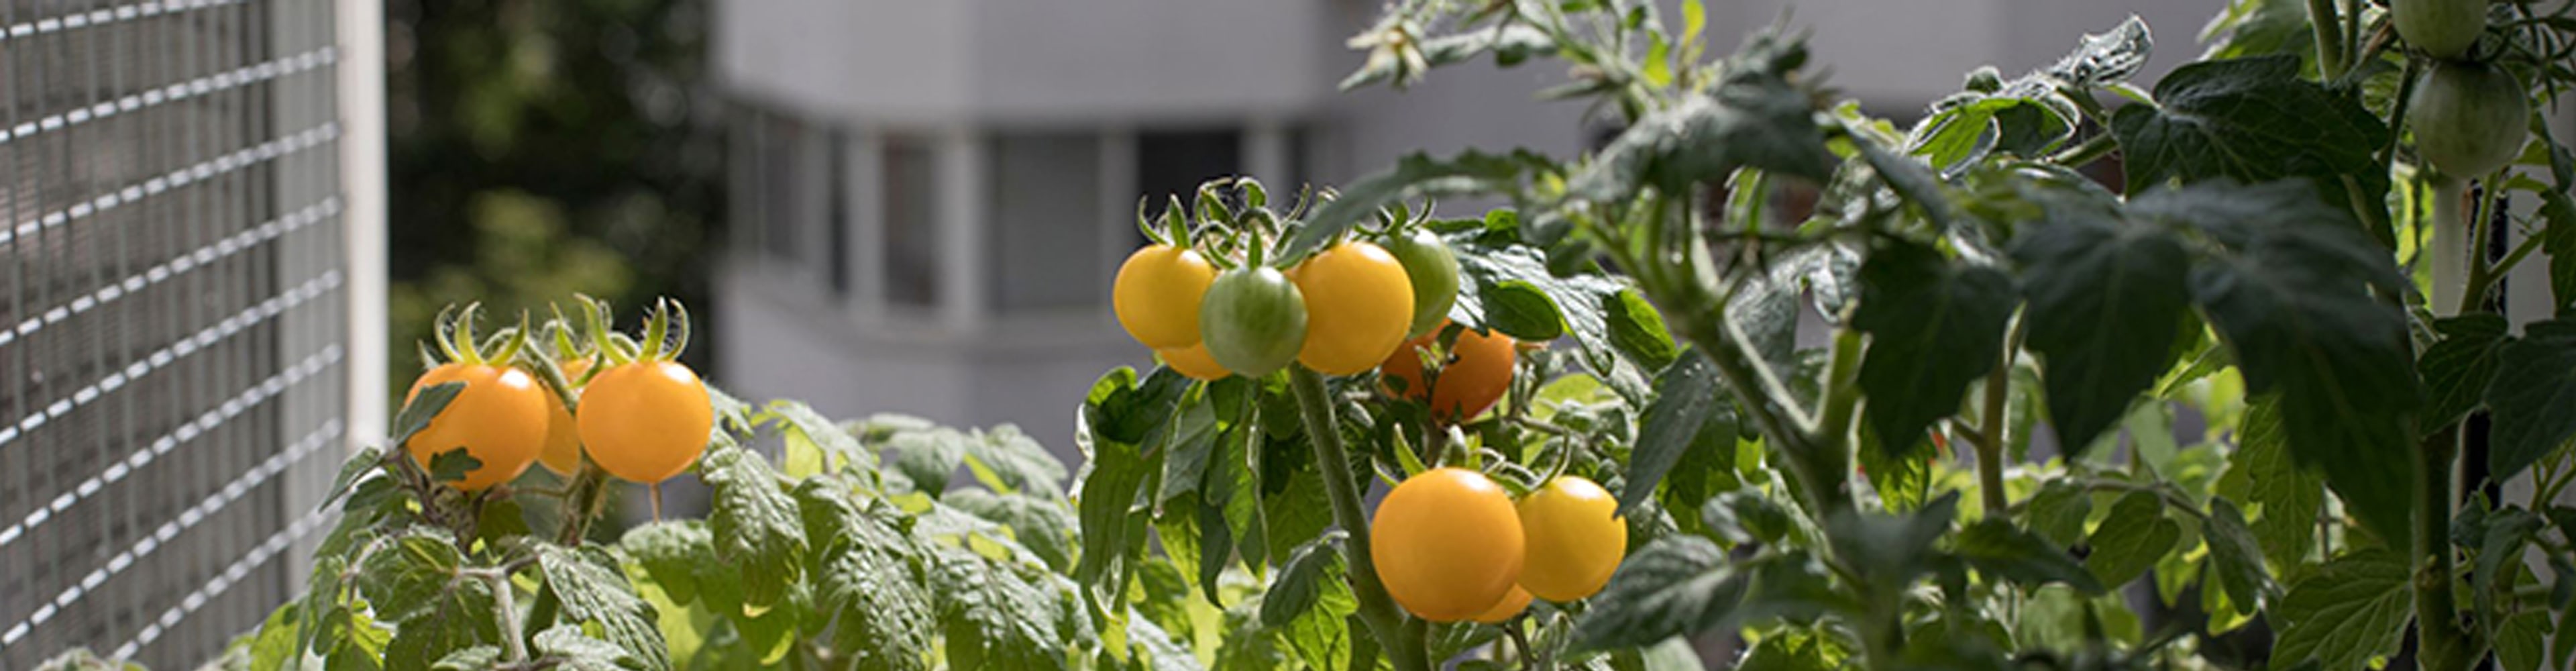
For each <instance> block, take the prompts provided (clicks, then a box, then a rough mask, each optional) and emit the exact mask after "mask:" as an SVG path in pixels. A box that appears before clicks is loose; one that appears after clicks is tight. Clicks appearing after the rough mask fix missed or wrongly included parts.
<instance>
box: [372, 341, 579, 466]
mask: <svg viewBox="0 0 2576 671" xmlns="http://www.w3.org/2000/svg"><path fill="white" fill-rule="evenodd" d="M449 382H463V383H465V388H464V389H463V390H460V391H458V392H457V393H456V398H455V399H453V400H450V401H448V402H447V407H446V408H444V409H442V410H440V411H439V413H438V416H437V417H436V418H433V419H431V420H430V421H429V427H428V428H425V429H421V431H420V433H416V434H412V437H411V439H410V440H408V441H404V443H403V446H404V448H405V449H406V450H408V451H409V452H410V453H411V456H412V459H413V460H415V461H418V462H420V466H421V468H423V469H427V468H429V464H430V459H431V458H433V457H436V456H438V455H439V454H441V453H445V452H450V451H454V450H455V449H457V448H460V447H461V448H465V453H466V454H468V455H472V456H473V457H474V458H475V459H476V460H479V461H481V462H483V465H482V466H479V467H476V468H475V469H474V470H471V471H467V472H466V473H465V479H463V480H455V481H450V482H448V485H450V486H453V487H455V488H457V489H461V490H465V491H469V492H471V491H479V490H481V489H483V488H485V487H490V486H492V485H496V484H500V483H503V482H508V481H510V479H512V478H516V477H519V473H520V472H521V471H526V470H528V464H529V463H530V462H534V461H536V459H537V453H538V452H540V451H543V450H544V449H545V444H546V405H547V404H549V403H553V402H554V398H553V396H552V395H551V394H547V393H546V389H545V387H544V386H542V385H539V384H538V383H537V379H536V378H535V377H532V376H529V375H528V373H527V372H526V371H522V370H519V369H517V368H510V367H507V366H491V365H483V364H464V363H446V364H440V365H439V366H438V367H436V368H431V369H430V370H429V372H427V373H422V374H421V376H420V379H419V380H416V381H413V382H412V383H411V393H409V394H407V395H405V396H404V401H405V402H409V401H410V400H411V399H412V398H416V397H418V396H420V390H422V389H428V388H430V387H432V386H436V385H440V384H445V383H449Z"/></svg>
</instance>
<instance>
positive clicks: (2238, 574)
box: [2200, 497, 2271, 609]
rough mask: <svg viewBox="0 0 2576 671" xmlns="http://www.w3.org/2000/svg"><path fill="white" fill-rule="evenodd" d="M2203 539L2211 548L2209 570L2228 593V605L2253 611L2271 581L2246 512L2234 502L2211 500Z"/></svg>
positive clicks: (2203, 526)
mask: <svg viewBox="0 0 2576 671" xmlns="http://www.w3.org/2000/svg"><path fill="white" fill-rule="evenodd" d="M2200 535H2201V539H2202V540H2203V541H2205V542H2207V543H2208V544H2209V570H2210V572H2211V573H2213V574H2215V575H2216V576H2217V577H2218V585H2219V587H2220V588H2221V589H2224V590H2226V591H2227V599H2228V601H2229V602H2231V603H2234V604H2236V605H2237V607H2238V608H2243V609H2251V608H2253V607H2254V604H2256V603H2258V602H2259V601H2258V600H2259V599H2261V598H2262V596H2263V594H2264V592H2266V591H2268V588H2269V586H2270V582H2271V578H2270V577H2269V576H2268V575H2267V574H2265V573H2264V571H2263V550H2262V548H2261V547H2260V546H2259V544H2258V543H2257V541H2255V540H2254V531H2253V530H2252V529H2248V528H2246V524H2245V512H2244V511H2242V510H2238V509H2237V508H2236V503H2235V502H2233V501H2229V500H2227V499H2225V498H2222V497H2211V498H2210V500H2209V519H2208V521H2207V522H2206V523H2204V524H2202V525H2201V527H2200ZM2208 588H2209V587H2208V586H2206V585H2203V586H2202V587H2201V589H2208Z"/></svg>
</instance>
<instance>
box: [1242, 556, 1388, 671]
mask: <svg viewBox="0 0 2576 671" xmlns="http://www.w3.org/2000/svg"><path fill="white" fill-rule="evenodd" d="M1316 554H1317V555H1320V560H1319V561H1316V562H1314V563H1315V564H1316V565H1317V570H1316V572H1315V573H1316V575H1315V577H1314V580H1313V586H1314V588H1315V589H1314V594H1313V598H1312V599H1311V601H1310V603H1309V605H1308V607H1306V608H1303V609H1301V610H1302V612H1300V613H1298V614H1297V616H1296V617H1295V618H1292V619H1290V620H1289V621H1287V622H1286V623H1285V624H1284V626H1282V627H1280V628H1279V629H1280V635H1281V638H1285V639H1287V641H1288V649H1289V650H1292V651H1295V652H1296V653H1297V657H1298V659H1301V660H1304V661H1305V662H1306V666H1307V667H1308V668H1311V669H1321V670H1328V671H1350V670H1354V669H1365V668H1370V667H1360V666H1356V665H1355V664H1353V663H1352V661H1351V658H1352V656H1353V653H1354V652H1355V651H1357V650H1358V649H1359V648H1361V647H1363V646H1361V645H1360V636H1359V634H1360V632H1361V631H1363V630H1364V628H1365V627H1364V626H1363V625H1359V624H1356V623H1354V622H1352V619H1353V618H1352V617H1351V614H1352V613H1356V612H1359V600H1358V598H1357V597H1355V596H1353V595H1352V594H1351V586H1350V581H1349V578H1348V577H1347V576H1345V575H1344V574H1343V568H1342V561H1341V557H1340V554H1339V553H1336V552H1329V551H1324V552H1317V553H1316ZM1261 610H1262V613H1263V614H1264V615H1265V617H1264V618H1263V619H1264V620H1267V619H1268V618H1267V615H1268V613H1269V612H1270V605H1269V603H1268V602H1267V601H1265V602H1263V603H1262V607H1261Z"/></svg>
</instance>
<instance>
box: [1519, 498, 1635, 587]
mask: <svg viewBox="0 0 2576 671" xmlns="http://www.w3.org/2000/svg"><path fill="white" fill-rule="evenodd" d="M1519 508H1520V521H1521V531H1522V533H1523V534H1524V536H1523V537H1524V538H1526V539H1527V540H1528V542H1529V549H1528V559H1527V560H1526V562H1525V563H1523V564H1522V565H1521V578H1520V581H1521V587H1525V588H1528V589H1529V591H1530V594H1533V595H1537V596H1538V597H1539V598H1542V599H1546V600H1549V601H1556V602H1560V603H1561V602H1566V601H1574V600H1577V599H1581V598H1584V597H1588V596H1592V594H1593V593H1594V592H1599V591H1601V586H1602V585H1604V584H1607V583H1609V582H1610V574H1611V573H1614V572H1617V571H1618V570H1619V560H1620V559H1622V558H1625V557H1626V556H1627V554H1628V524H1627V522H1626V521H1625V520H1622V519H1620V518H1619V517H1618V512H1619V500H1618V499H1616V498H1613V497H1611V496H1610V492H1608V491H1604V490H1602V489H1601V485H1598V484H1593V482H1592V481H1591V480H1586V479H1583V478H1578V477H1573V476H1566V477H1560V478H1557V479H1555V480H1550V481H1548V483H1547V486H1544V487H1540V488H1538V490H1537V491H1533V492H1530V493H1529V496H1525V497H1522V498H1521V502H1520V505H1519Z"/></svg>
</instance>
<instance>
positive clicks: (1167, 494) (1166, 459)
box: [1154, 377, 1249, 508]
mask: <svg viewBox="0 0 2576 671" xmlns="http://www.w3.org/2000/svg"><path fill="white" fill-rule="evenodd" d="M1211 384H1237V385H1240V384H1249V382H1246V381H1243V380H1242V378H1240V377H1231V378H1226V379H1224V380H1219V381H1217V382H1214V383H1211ZM1214 391H1215V390H1214V388H1213V387H1210V389H1209V393H1207V394H1203V395H1201V396H1199V397H1198V398H1197V399H1196V400H1195V402H1188V401H1185V402H1183V404H1182V406H1181V410H1180V412H1179V413H1177V415H1178V416H1176V417H1174V418H1173V419H1172V426H1171V428H1170V429H1169V430H1168V431H1166V432H1165V433H1164V435H1165V436H1167V437H1166V438H1165V440H1164V441H1163V447H1162V451H1163V477H1162V489H1161V491H1160V492H1159V493H1157V494H1155V495H1154V505H1155V506H1156V507H1157V508H1160V507H1162V505H1163V504H1165V503H1169V502H1170V501H1171V500H1172V499H1176V498H1180V497H1181V496H1183V495H1187V494H1193V493H1197V492H1198V490H1199V482H1200V481H1201V480H1202V479H1204V478H1205V477H1206V475H1207V464H1208V460H1209V459H1211V458H1213V457H1214V456H1215V454H1216V451H1217V444H1218V439H1219V438H1221V437H1222V434H1221V432H1220V431H1219V427H1218V425H1217V413H1216V404H1217V403H1218V401H1217V400H1216V396H1215V393H1214Z"/></svg>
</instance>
